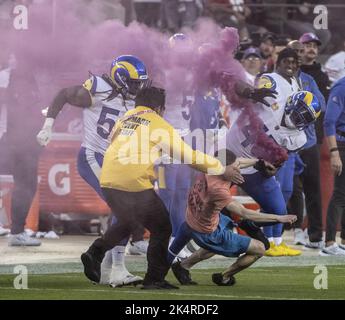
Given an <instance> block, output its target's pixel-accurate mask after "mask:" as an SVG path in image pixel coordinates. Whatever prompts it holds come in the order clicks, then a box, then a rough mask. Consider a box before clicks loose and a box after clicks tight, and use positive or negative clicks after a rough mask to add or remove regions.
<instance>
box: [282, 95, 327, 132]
mask: <svg viewBox="0 0 345 320" xmlns="http://www.w3.org/2000/svg"><path fill="white" fill-rule="evenodd" d="M320 113H321V105H320V102H319V100H318V99H317V98H316V96H315V95H313V94H312V93H311V92H309V91H298V92H296V93H294V94H293V95H291V96H290V97H289V98H288V101H287V103H286V105H285V115H286V117H287V118H288V119H289V120H290V122H291V123H292V124H293V126H294V127H295V128H297V129H299V130H303V129H304V128H306V127H307V126H308V125H310V124H311V123H313V122H314V121H316V119H317V118H318V117H319V115H320Z"/></svg>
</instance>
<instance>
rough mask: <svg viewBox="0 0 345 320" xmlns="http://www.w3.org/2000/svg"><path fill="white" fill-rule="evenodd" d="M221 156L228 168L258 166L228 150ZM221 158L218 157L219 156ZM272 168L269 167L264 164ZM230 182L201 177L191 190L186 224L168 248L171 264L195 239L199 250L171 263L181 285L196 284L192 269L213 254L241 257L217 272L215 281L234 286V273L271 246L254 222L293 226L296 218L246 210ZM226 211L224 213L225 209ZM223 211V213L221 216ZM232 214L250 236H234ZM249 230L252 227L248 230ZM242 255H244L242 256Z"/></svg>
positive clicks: (209, 176)
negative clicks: (236, 197) (192, 278)
mask: <svg viewBox="0 0 345 320" xmlns="http://www.w3.org/2000/svg"><path fill="white" fill-rule="evenodd" d="M218 154H223V155H224V154H225V155H226V156H225V157H220V158H224V160H225V165H226V166H227V167H228V166H232V167H237V168H245V167H249V166H255V165H256V163H257V162H258V161H259V160H257V159H243V158H238V159H236V156H235V155H234V154H233V153H232V152H231V151H229V150H221V151H219V152H218ZM217 156H218V155H216V157H217ZM265 165H266V166H267V167H268V168H270V166H271V165H270V164H269V163H266V164H265ZM230 187H231V182H229V181H227V180H226V179H224V177H222V176H211V175H206V174H202V175H200V176H199V178H198V179H197V181H196V182H195V184H194V186H193V187H192V189H191V190H190V193H189V197H188V207H187V210H186V221H185V222H184V223H183V224H182V225H181V226H180V228H179V230H178V232H177V235H176V237H175V239H174V241H173V242H172V244H171V245H170V247H169V253H168V261H169V262H170V263H172V261H173V260H174V258H175V257H176V256H177V254H178V253H179V251H180V250H181V249H182V248H183V247H184V245H185V244H186V243H187V242H188V241H189V240H190V239H193V240H194V241H195V242H196V244H197V245H198V246H200V249H199V250H197V251H196V252H195V253H193V254H192V255H191V256H190V257H189V258H187V259H184V260H183V261H182V262H180V261H178V262H175V263H174V264H172V270H173V272H174V274H175V276H176V278H177V279H178V280H179V282H180V283H181V284H195V282H193V281H192V280H191V277H190V273H189V271H188V269H190V268H191V267H192V266H193V265H195V264H196V263H198V262H200V261H202V260H205V259H208V258H210V257H211V256H213V255H214V254H220V255H223V256H226V257H238V256H240V255H241V256H240V257H239V258H238V259H237V261H236V262H235V263H234V264H232V265H231V266H230V267H229V268H228V269H227V270H225V271H224V272H223V273H215V274H213V275H212V280H213V282H214V283H216V284H217V285H233V284H234V283H235V278H234V274H236V273H238V272H239V271H241V270H243V269H245V268H248V267H249V266H250V265H251V264H253V263H254V262H255V261H256V260H258V259H259V258H261V257H262V256H263V255H264V253H265V245H264V243H266V244H267V243H268V242H267V239H265V237H264V235H263V233H262V232H261V230H260V228H259V227H258V226H257V225H255V224H254V223H253V222H257V223H258V224H262V223H269V224H272V223H273V224H274V223H290V224H291V223H293V222H294V221H295V220H296V216H295V215H284V216H282V215H275V214H267V213H261V212H257V211H254V210H251V209H247V208H245V207H244V206H243V205H242V204H240V203H239V202H237V201H235V200H234V199H232V197H231V194H230V192H229V189H230ZM224 209H225V210H224ZM221 212H222V213H221ZM230 214H236V215H238V216H240V217H241V218H242V219H243V220H242V222H241V223H240V224H242V225H246V227H247V228H246V230H250V231H249V232H248V233H249V234H250V235H252V236H254V237H255V235H257V236H256V238H257V239H260V240H257V239H253V238H251V237H249V236H244V235H240V234H237V233H234V232H233V231H232V228H233V227H234V225H235V224H234V222H233V221H232V219H231V218H230ZM248 227H249V228H248ZM242 254H243V255H242Z"/></svg>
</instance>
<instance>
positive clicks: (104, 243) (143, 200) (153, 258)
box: [90, 188, 171, 283]
mask: <svg viewBox="0 0 345 320" xmlns="http://www.w3.org/2000/svg"><path fill="white" fill-rule="evenodd" d="M102 191H103V194H104V196H105V198H106V201H107V203H108V205H109V207H110V208H111V209H112V212H116V218H117V223H116V224H114V225H111V226H110V227H109V229H108V230H107V231H106V233H105V234H104V236H103V237H102V238H99V239H96V240H95V242H94V243H93V245H92V246H91V248H90V249H91V251H92V250H94V249H96V251H98V253H100V257H101V258H103V256H104V254H105V252H106V251H108V250H110V249H111V248H113V247H114V246H116V245H118V243H119V242H120V241H121V240H122V239H123V238H125V237H128V236H129V235H130V234H131V233H133V232H134V230H135V229H136V228H138V225H140V224H142V225H143V226H144V227H146V228H147V229H148V230H149V231H150V242H149V246H148V250H147V262H148V267H147V273H146V275H145V279H144V282H146V283H150V282H155V281H162V280H164V278H165V276H166V274H167V273H168V270H169V264H168V261H167V254H168V245H169V238H170V235H171V224H170V220H169V213H168V211H167V209H166V208H165V206H164V204H163V202H162V200H161V199H160V198H159V197H158V196H157V194H156V193H155V191H154V190H153V189H150V190H145V191H142V192H126V191H120V190H115V189H108V188H102Z"/></svg>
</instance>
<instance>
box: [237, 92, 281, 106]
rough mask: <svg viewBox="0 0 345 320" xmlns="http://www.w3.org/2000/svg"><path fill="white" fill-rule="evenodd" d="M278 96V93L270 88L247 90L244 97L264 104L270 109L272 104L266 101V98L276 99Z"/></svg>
mask: <svg viewBox="0 0 345 320" xmlns="http://www.w3.org/2000/svg"><path fill="white" fill-rule="evenodd" d="M276 95H277V91H275V90H272V89H268V88H260V89H257V88H246V89H245V90H244V91H243V97H245V98H247V99H251V100H254V101H256V102H260V103H263V104H264V105H265V106H267V107H269V106H270V104H269V103H268V102H267V101H266V100H265V98H276Z"/></svg>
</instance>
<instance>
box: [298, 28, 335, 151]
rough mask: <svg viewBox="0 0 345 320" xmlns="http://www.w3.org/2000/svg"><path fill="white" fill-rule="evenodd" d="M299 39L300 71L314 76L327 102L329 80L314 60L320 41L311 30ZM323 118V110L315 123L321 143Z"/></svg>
mask: <svg viewBox="0 0 345 320" xmlns="http://www.w3.org/2000/svg"><path fill="white" fill-rule="evenodd" d="M299 41H300V42H301V43H303V45H304V54H303V57H302V65H301V71H303V72H305V73H307V74H309V75H311V76H312V77H313V78H314V80H315V82H316V84H317V86H318V87H319V90H320V91H321V93H322V95H323V96H324V98H325V100H326V102H327V100H328V96H329V88H330V81H329V78H328V75H327V73H325V72H323V71H322V70H321V64H320V63H318V62H317V61H316V60H317V57H318V55H319V46H320V45H321V41H320V39H319V38H318V37H317V36H316V35H315V34H314V33H312V32H308V33H304V34H303V35H302V36H301V37H300V38H299ZM323 118H324V112H322V113H321V115H320V117H319V118H318V120H317V121H316V124H315V128H316V136H317V143H318V144H322V140H323V137H324V134H323V125H322V123H323Z"/></svg>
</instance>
